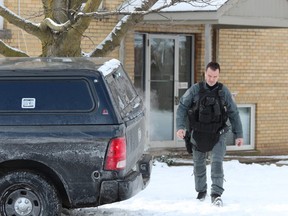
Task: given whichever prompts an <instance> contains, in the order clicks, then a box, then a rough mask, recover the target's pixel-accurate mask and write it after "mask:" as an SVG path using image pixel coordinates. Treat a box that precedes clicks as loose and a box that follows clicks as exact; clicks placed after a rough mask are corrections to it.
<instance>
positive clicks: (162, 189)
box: [71, 160, 288, 216]
mask: <svg viewBox="0 0 288 216" xmlns="http://www.w3.org/2000/svg"><path fill="white" fill-rule="evenodd" d="M207 171H208V173H207V174H208V185H209V188H210V185H211V180H210V178H209V176H210V165H208V166H207ZM224 171H225V180H226V182H225V185H224V187H225V192H224V194H223V196H222V199H223V202H224V206H223V207H220V208H219V207H215V206H211V204H210V197H206V200H205V201H204V202H200V201H198V200H196V195H197V194H196V192H195V191H194V178H193V175H192V166H172V167H169V166H167V164H165V163H160V162H155V165H154V167H153V172H152V179H151V182H150V184H149V185H148V187H147V188H146V189H145V190H144V191H142V192H140V193H139V194H137V195H136V196H135V197H133V198H131V199H129V200H126V201H122V202H119V203H114V204H109V205H104V206H101V207H98V208H87V209H78V210H74V211H73V212H72V214H71V215H75V216H76V215H77V216H96V215H97V216H110V215H111V216H188V215H189V216H193V215H195V216H202V215H211V216H212V215H213V216H220V215H221V216H222V215H226V216H248V215H249V216H252V215H253V216H274V215H277V216H284V215H288V166H276V165H275V164H271V165H260V164H242V163H239V162H238V161H237V160H231V161H226V162H224Z"/></svg>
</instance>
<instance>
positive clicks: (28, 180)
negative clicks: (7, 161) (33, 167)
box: [0, 171, 61, 216]
mask: <svg viewBox="0 0 288 216" xmlns="http://www.w3.org/2000/svg"><path fill="white" fill-rule="evenodd" d="M0 213H1V214H0V215H3V216H40V215H41V216H58V215H59V216H60V215H61V203H60V200H59V197H58V195H57V192H56V189H55V188H54V186H53V185H51V184H49V183H48V182H47V181H46V180H45V179H44V178H43V177H41V176H39V175H37V174H33V173H31V172H25V171H17V172H11V173H8V174H6V175H4V176H1V177H0Z"/></svg>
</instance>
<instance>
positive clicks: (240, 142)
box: [235, 138, 244, 146]
mask: <svg viewBox="0 0 288 216" xmlns="http://www.w3.org/2000/svg"><path fill="white" fill-rule="evenodd" d="M243 143H244V140H243V138H237V139H236V140H235V145H236V146H241V145H243Z"/></svg>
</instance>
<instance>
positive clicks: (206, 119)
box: [199, 107, 213, 123]
mask: <svg viewBox="0 0 288 216" xmlns="http://www.w3.org/2000/svg"><path fill="white" fill-rule="evenodd" d="M212 115H213V114H212V110H211V107H200V110H199V122H202V123H210V122H211V121H212V117H213V116H212Z"/></svg>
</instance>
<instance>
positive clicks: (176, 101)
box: [174, 96, 179, 105]
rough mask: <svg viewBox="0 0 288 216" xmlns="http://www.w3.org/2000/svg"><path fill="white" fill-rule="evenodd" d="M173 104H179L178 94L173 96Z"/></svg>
mask: <svg viewBox="0 0 288 216" xmlns="http://www.w3.org/2000/svg"><path fill="white" fill-rule="evenodd" d="M174 104H175V105H178V104H179V97H178V96H175V97H174Z"/></svg>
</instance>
